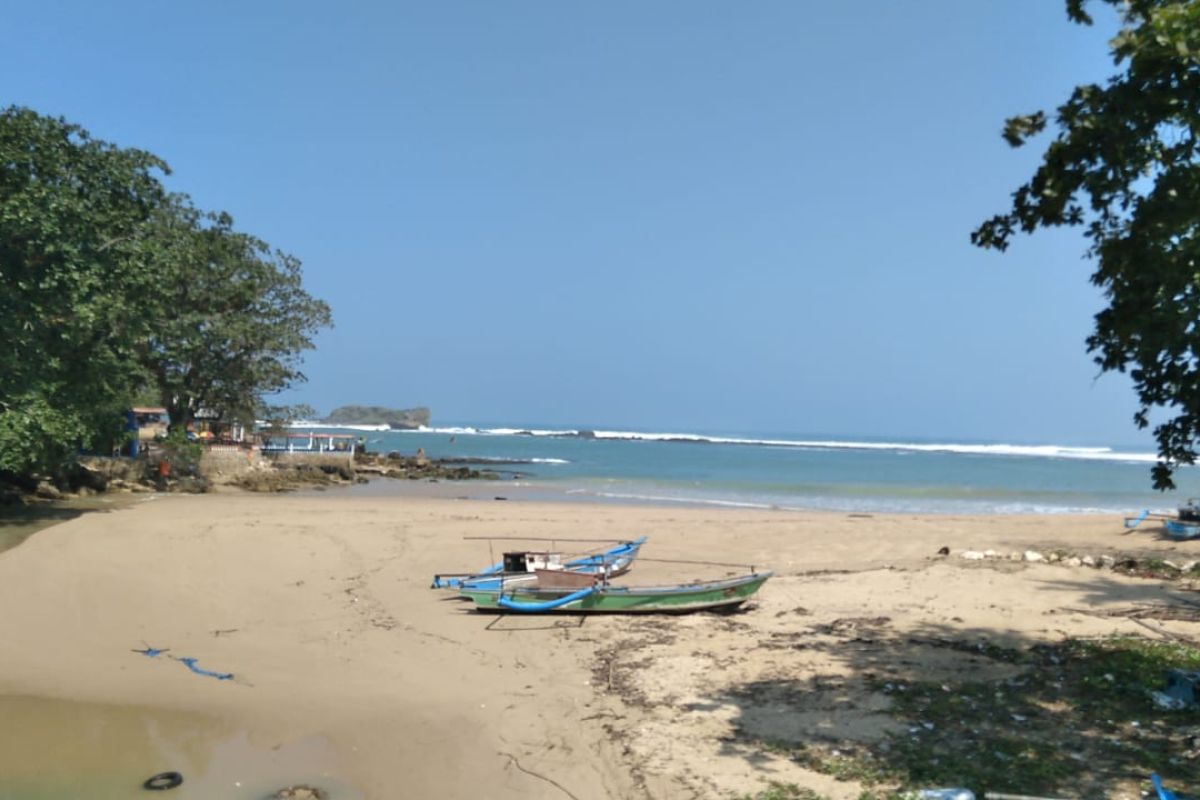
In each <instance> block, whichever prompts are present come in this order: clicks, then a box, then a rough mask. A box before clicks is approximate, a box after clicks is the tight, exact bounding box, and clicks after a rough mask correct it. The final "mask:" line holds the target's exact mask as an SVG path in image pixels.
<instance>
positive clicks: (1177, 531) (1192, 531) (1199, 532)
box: [1163, 517, 1200, 540]
mask: <svg viewBox="0 0 1200 800" xmlns="http://www.w3.org/2000/svg"><path fill="white" fill-rule="evenodd" d="M1163 527H1164V528H1166V529H1167V536H1169V537H1171V538H1172V539H1178V540H1186V539H1200V521H1197V522H1187V521H1184V520H1183V518H1182V517H1181V518H1180V519H1168V520H1164V521H1163Z"/></svg>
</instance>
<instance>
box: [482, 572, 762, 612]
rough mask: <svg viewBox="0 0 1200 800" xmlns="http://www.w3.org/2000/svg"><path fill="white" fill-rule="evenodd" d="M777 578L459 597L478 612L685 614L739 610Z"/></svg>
mask: <svg viewBox="0 0 1200 800" xmlns="http://www.w3.org/2000/svg"><path fill="white" fill-rule="evenodd" d="M772 574H773V573H771V572H770V571H769V570H768V571H764V572H752V573H750V574H749V575H742V576H739V577H736V578H727V579H724V580H719V581H707V582H703V583H684V584H677V585H674V586H612V585H611V584H609V583H608V582H607V581H605V580H596V581H595V582H594V583H593V584H592V585H590V586H585V587H583V588H578V589H576V588H573V587H569V586H566V587H552V586H533V585H519V586H516V587H511V588H510V587H503V588H500V589H472V588H464V589H463V590H462V592H461V593H460V596H462V597H465V598H467V599H469V600H472V601H473V602H474V603H475V608H476V609H477V610H479V611H493V612H499V613H505V612H508V611H513V612H520V613H527V614H543V613H577V614H686V613H689V612H692V611H711V610H715V609H730V608H733V607H735V606H739V605H741V604H742V603H744V602H746V601H747V600H749V599H750V597H751V596H752V595H753V594H754V593H755V592H757V591H758V590H759V588H760V587H761V586H762V585H763V584H764V583H766V581H767V579H768V578H770V577H771V575H772Z"/></svg>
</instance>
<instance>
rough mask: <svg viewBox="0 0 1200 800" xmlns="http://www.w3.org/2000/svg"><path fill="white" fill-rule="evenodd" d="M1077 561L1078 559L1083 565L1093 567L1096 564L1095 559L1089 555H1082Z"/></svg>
mask: <svg viewBox="0 0 1200 800" xmlns="http://www.w3.org/2000/svg"><path fill="white" fill-rule="evenodd" d="M1079 561H1080V563H1081V564H1083V565H1084V566H1085V567H1094V566H1096V559H1094V558H1092V557H1091V556H1084V557H1083V558H1081V559H1079Z"/></svg>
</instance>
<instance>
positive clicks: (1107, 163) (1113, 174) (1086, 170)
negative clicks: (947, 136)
mask: <svg viewBox="0 0 1200 800" xmlns="http://www.w3.org/2000/svg"><path fill="white" fill-rule="evenodd" d="M1101 1H1102V2H1104V3H1107V4H1108V5H1111V6H1113V7H1114V8H1115V9H1116V10H1117V11H1118V13H1119V14H1120V15H1121V28H1120V31H1119V32H1118V33H1117V35H1116V36H1115V37H1114V38H1113V39H1112V41H1111V43H1110V47H1111V52H1112V57H1113V60H1114V63H1115V64H1116V65H1117V66H1118V67H1120V68H1121V71H1120V72H1119V73H1118V74H1116V75H1114V76H1113V77H1111V78H1110V79H1109V80H1108V81H1107V82H1106V83H1105V84H1103V85H1098V84H1086V85H1082V86H1078V87H1076V88H1075V90H1074V91H1073V92H1072V93H1071V95H1070V97H1069V98H1067V100H1066V102H1065V103H1063V104H1062V105H1061V106H1059V107H1058V109H1057V112H1056V113H1055V115H1054V118H1053V127H1054V138H1053V140H1052V141H1051V142H1050V143H1049V144H1048V145H1047V147H1046V150H1045V153H1044V155H1043V157H1042V161H1041V164H1040V165H1039V166H1038V168H1037V170H1036V171H1035V172H1034V174H1033V177H1032V178H1030V179H1029V181H1027V182H1026V183H1025V184H1023V185H1022V186H1020V187H1019V188H1018V189H1017V190H1016V191H1015V192H1014V193H1013V197H1012V207H1011V209H1009V210H1008V211H1006V212H1004V213H1001V214H998V215H996V216H994V217H992V218H991V219H989V220H987V221H986V222H984V223H983V224H982V225H981V226H980V227H979V228H978V229H977V230H975V231H974V233H972V235H971V240H972V242H974V243H975V244H976V245H978V246H980V247H985V248H995V249H997V250H1001V251H1003V250H1005V249H1007V247H1008V245H1009V243H1010V241H1011V239H1012V238H1013V236H1014V235H1016V234H1017V233H1018V232H1021V233H1032V232H1034V231H1036V230H1038V229H1040V228H1049V227H1059V226H1079V227H1082V229H1083V231H1084V233H1085V235H1086V237H1087V239H1088V240H1089V246H1088V248H1087V251H1086V253H1087V255H1088V256H1089V257H1091V258H1093V259H1095V261H1096V269H1095V272H1094V273H1093V275H1092V278H1091V280H1092V282H1093V283H1094V284H1095V285H1096V286H1098V287H1100V288H1101V289H1102V290H1103V293H1104V296H1105V298H1106V299H1107V301H1108V305H1107V307H1106V308H1104V309H1103V310H1101V311H1100V312H1099V313H1098V314H1096V317H1095V328H1094V330H1093V332H1092V333H1091V335H1090V336H1089V337H1088V339H1087V347H1088V351H1089V352H1091V353H1093V354H1094V357H1095V361H1096V363H1097V364H1099V366H1100V368H1101V370H1102V371H1118V372H1127V373H1128V374H1129V375H1130V377H1131V378H1132V380H1133V384H1134V389H1135V391H1136V394H1137V398H1138V403H1139V408H1138V410H1137V412H1136V413H1135V415H1134V422H1135V424H1136V425H1137V426H1138V427H1139V428H1146V427H1148V426H1150V425H1151V415H1152V414H1155V413H1156V412H1159V413H1161V414H1162V416H1164V417H1165V420H1164V421H1161V422H1157V421H1156V422H1155V424H1154V436H1155V440H1156V442H1157V446H1158V456H1159V460H1158V463H1157V464H1156V465H1155V466H1154V468H1153V470H1152V476H1153V480H1154V486H1155V488H1157V489H1163V490H1165V489H1171V488H1174V485H1175V484H1174V481H1173V479H1172V475H1173V472H1174V470H1175V468H1176V467H1177V466H1179V465H1181V464H1193V463H1195V461H1196V458H1197V446H1198V445H1200V236H1198V234H1200V230H1198V228H1200V0H1186V1H1185V2H1170V1H1169V0H1101ZM1067 14H1068V16H1069V18H1070V19H1071V20H1073V21H1075V22H1078V23H1081V24H1092V18H1091V17H1090V16H1089V14H1088V13H1087V2H1086V0H1067ZM1049 124H1050V120H1049V119H1048V117H1047V115H1046V113H1045V112H1043V111H1037V112H1035V113H1032V114H1026V115H1022V116H1017V117H1013V118H1012V119H1009V120H1008V121H1007V123H1006V124H1005V127H1004V131H1003V136H1004V139H1005V140H1006V141H1007V142H1008V143H1009V144H1010V145H1012V146H1014V147H1019V146H1022V145H1024V144H1025V143H1026V142H1027V141H1029V140H1030V139H1032V138H1034V137H1035V136H1037V135H1038V134H1041V133H1042V132H1043V131H1045V129H1046V128H1047V127H1048V125H1049Z"/></svg>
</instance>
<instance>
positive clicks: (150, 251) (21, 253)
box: [0, 107, 330, 475]
mask: <svg viewBox="0 0 1200 800" xmlns="http://www.w3.org/2000/svg"><path fill="white" fill-rule="evenodd" d="M166 174H168V169H167V166H166V164H164V163H163V162H162V161H161V160H160V159H158V158H157V157H155V156H153V155H151V154H150V153H146V152H143V151H141V150H133V149H123V148H119V147H116V146H114V145H112V144H109V143H107V142H102V141H99V140H97V139H93V138H92V137H91V136H90V135H89V134H88V133H87V131H85V130H83V129H82V128H80V127H79V126H77V125H73V124H70V123H68V122H66V121H65V120H62V119H54V118H50V117H46V116H42V115H40V114H37V113H35V112H33V111H30V110H29V109H24V108H16V107H10V108H8V109H4V110H0V320H3V335H2V337H0V474H3V473H8V474H10V475H12V474H17V475H24V474H29V473H34V472H42V473H44V472H53V471H54V470H55V469H57V468H58V467H60V466H62V465H64V464H65V463H66V462H67V461H68V460H69V459H70V458H71V457H72V455H73V454H74V453H75V452H77V451H78V450H79V448H81V447H83V448H88V447H96V446H102V445H104V444H105V443H107V442H110V441H113V440H114V438H116V437H117V436H118V433H119V430H120V428H121V425H122V414H121V412H122V410H123V409H125V408H127V407H128V406H129V405H131V404H132V402H133V401H134V400H135V398H136V399H139V400H142V401H143V402H144V401H145V399H146V398H147V393H148V392H151V391H152V392H153V396H154V397H157V398H160V402H162V403H163V405H165V406H166V407H167V408H168V410H169V411H170V414H171V422H172V428H173V429H174V430H175V431H176V432H177V434H179V435H182V434H183V431H184V428H185V427H186V425H187V423H188V422H189V421H190V420H191V419H192V417H193V415H194V414H195V412H196V411H197V410H198V409H199V408H200V407H202V406H203V407H207V408H210V409H213V410H220V411H223V412H225V413H227V414H230V415H232V416H235V417H240V418H242V419H246V418H251V417H253V410H254V409H255V408H257V407H258V405H259V403H260V402H261V396H262V395H264V394H271V393H273V392H277V391H279V390H281V389H284V388H286V387H288V386H290V385H292V384H293V383H295V382H297V381H300V380H303V377H304V376H303V375H302V374H301V373H300V370H299V357H300V354H301V353H302V352H303V351H304V350H306V349H308V348H311V347H312V344H313V343H312V337H313V335H314V334H315V332H316V331H317V330H319V329H320V328H322V327H324V326H326V325H329V324H330V313H329V307H328V306H327V305H325V303H323V302H321V301H319V300H316V299H314V298H312V297H311V296H309V294H308V293H307V292H305V291H304V289H303V287H302V285H301V274H300V262H299V261H298V260H297V259H296V258H294V257H293V256H290V255H288V254H286V253H282V252H279V251H276V250H272V249H271V248H270V247H268V246H267V244H266V243H264V242H262V241H260V240H258V239H256V238H254V237H252V236H249V235H247V234H244V233H241V232H238V231H236V230H234V228H233V221H232V219H231V218H230V217H229V216H228V215H226V214H206V213H203V212H201V211H199V210H197V209H196V208H194V207H193V206H192V205H191V203H190V202H189V201H188V199H187V198H186V197H183V196H181V195H170V194H168V193H167V192H166V190H165V189H164V188H163V186H162V183H161V176H163V175H166Z"/></svg>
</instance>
